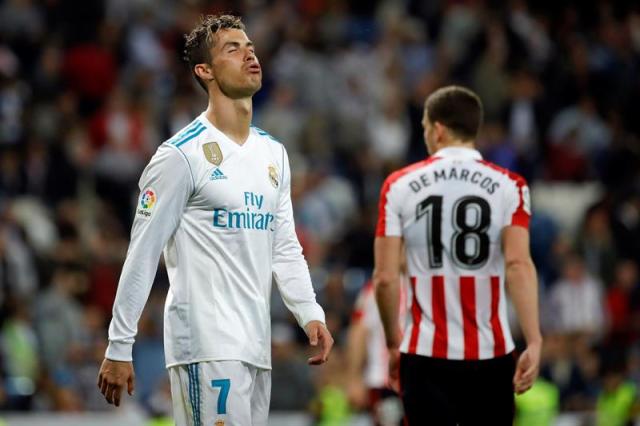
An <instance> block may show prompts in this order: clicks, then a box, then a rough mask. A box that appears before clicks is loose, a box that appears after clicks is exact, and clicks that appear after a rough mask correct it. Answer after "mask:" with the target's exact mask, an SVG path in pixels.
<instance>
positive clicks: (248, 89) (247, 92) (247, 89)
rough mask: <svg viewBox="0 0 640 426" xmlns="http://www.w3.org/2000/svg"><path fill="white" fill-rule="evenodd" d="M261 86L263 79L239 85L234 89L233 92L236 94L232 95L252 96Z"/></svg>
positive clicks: (238, 96)
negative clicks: (242, 85)
mask: <svg viewBox="0 0 640 426" xmlns="http://www.w3.org/2000/svg"><path fill="white" fill-rule="evenodd" d="M261 87H262V82H261V81H260V82H257V83H252V84H247V85H246V86H244V87H238V88H236V89H235V90H233V92H232V93H233V94H234V96H231V97H232V98H234V99H242V98H250V97H251V96H253V95H255V94H256V93H257V92H258V90H260V88H261Z"/></svg>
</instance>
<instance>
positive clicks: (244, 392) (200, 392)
mask: <svg viewBox="0 0 640 426" xmlns="http://www.w3.org/2000/svg"><path fill="white" fill-rule="evenodd" d="M169 379H170V380H171V398H172V399H173V418H174V420H175V423H176V426H266V425H267V417H268V415H269V400H270V399H271V370H264V369H261V368H258V367H255V366H253V365H250V364H247V363H244V362H242V361H208V362H198V363H194V364H185V365H177V366H174V367H170V368H169Z"/></svg>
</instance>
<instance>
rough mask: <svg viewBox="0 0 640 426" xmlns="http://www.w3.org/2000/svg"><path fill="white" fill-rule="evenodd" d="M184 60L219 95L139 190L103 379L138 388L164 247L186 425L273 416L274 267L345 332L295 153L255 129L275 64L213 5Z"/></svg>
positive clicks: (311, 328) (287, 292)
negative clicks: (330, 295)
mask: <svg viewBox="0 0 640 426" xmlns="http://www.w3.org/2000/svg"><path fill="white" fill-rule="evenodd" d="M186 38H187V41H186V45H185V59H186V60H187V62H188V63H189V66H190V67H191V70H192V72H193V74H194V76H195V78H196V80H197V81H198V83H199V84H200V85H201V86H202V87H203V88H204V89H205V90H206V91H207V93H208V95H209V105H208V108H207V110H206V111H204V112H203V113H202V114H201V115H200V116H199V117H197V118H196V119H195V120H194V121H193V122H192V123H191V124H189V125H188V126H186V127H185V128H184V129H182V130H181V131H180V132H178V133H177V134H176V135H175V136H174V137H172V138H171V139H169V140H168V141H166V142H165V143H163V144H162V145H161V146H160V147H159V148H158V150H157V152H156V153H155V155H154V156H153V158H152V159H151V161H150V162H149V164H148V166H147V167H146V169H145V170H144V172H143V173H142V177H141V178H140V182H139V186H140V191H141V192H140V197H139V199H138V204H137V207H136V212H135V220H134V223H133V228H132V231H131V242H130V245H129V250H128V252H127V258H126V261H125V264H124V267H123V270H122V274H121V277H120V282H119V285H118V291H117V295H116V300H115V303H114V307H113V319H112V320H111V324H110V327H109V346H108V348H107V351H106V355H105V360H104V362H103V364H102V367H101V369H100V373H99V377H98V386H99V387H100V389H101V392H102V393H103V394H104V395H105V397H106V399H107V401H108V402H109V403H113V404H115V405H119V404H120V399H121V393H122V390H123V388H124V386H125V385H126V386H127V388H128V391H129V393H130V394H131V393H132V392H133V388H134V372H133V365H132V362H131V360H132V358H131V352H132V346H133V342H134V338H135V335H136V332H137V323H138V320H139V318H140V314H141V312H142V309H143V307H144V305H145V303H146V300H147V297H148V295H149V291H150V288H151V285H152V282H153V279H154V275H155V272H156V268H157V265H158V260H159V257H160V254H161V253H162V252H164V259H165V263H166V267H167V272H168V275H169V281H170V288H169V293H168V295H167V300H166V303H165V317H164V318H165V319H164V346H165V358H166V364H167V367H168V370H169V377H170V380H171V394H172V399H173V408H174V418H175V421H176V424H177V425H179V426H182V425H194V426H200V425H208V426H213V425H214V424H215V425H216V426H222V425H227V426H229V425H232V426H236V425H237V426H245V425H246V426H249V425H266V424H267V417H268V410H269V400H270V391H271V373H270V369H271V346H270V345H271V336H270V311H269V298H270V293H271V282H272V278H273V279H274V280H275V282H276V284H277V286H278V289H279V290H280V293H281V295H282V298H283V299H284V302H285V304H286V305H287V307H288V308H289V310H291V312H292V313H293V314H294V316H295V317H296V319H297V321H298V324H299V325H300V326H301V327H303V328H304V330H305V332H306V333H307V335H308V337H309V341H310V344H311V345H312V346H317V345H319V346H320V351H319V353H317V354H316V355H314V356H312V357H311V358H310V359H309V360H308V362H309V363H310V364H314V365H315V364H321V363H323V362H325V361H326V360H327V357H328V355H329V351H330V350H331V347H332V345H333V339H332V337H331V335H330V333H329V331H328V330H327V328H326V327H325V324H324V321H325V317H324V312H323V310H322V308H321V307H320V306H319V305H318V304H317V303H316V300H315V293H314V291H313V287H312V285H311V279H310V275H309V269H308V266H307V263H306V261H305V259H304V257H303V255H302V249H301V247H300V244H299V242H298V239H297V237H296V233H295V227H294V222H293V212H292V206H291V198H290V186H291V172H290V170H289V160H288V157H287V152H286V150H285V148H284V146H283V145H282V144H280V143H279V142H277V141H275V140H274V139H273V138H272V137H271V136H270V135H269V134H268V133H266V132H264V131H263V130H261V129H258V128H256V127H253V126H251V117H252V96H253V94H255V93H256V92H257V91H258V90H259V89H260V86H261V82H262V71H261V68H260V64H259V62H258V60H257V58H256V55H255V52H254V47H253V43H252V42H251V41H250V40H249V39H248V38H247V35H246V34H245V32H244V25H243V24H242V22H241V21H240V19H239V18H237V17H235V16H230V15H222V16H211V15H209V16H206V17H204V18H203V19H202V22H201V23H200V25H198V26H197V27H196V28H195V29H194V30H193V31H192V32H191V33H190V34H189V35H188V36H187V37H186Z"/></svg>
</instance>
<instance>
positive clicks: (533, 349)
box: [513, 343, 542, 395]
mask: <svg viewBox="0 0 640 426" xmlns="http://www.w3.org/2000/svg"><path fill="white" fill-rule="evenodd" d="M541 346H542V345H541V344H539V343H533V344H530V345H528V346H527V349H526V350H525V351H524V352H522V355H520V358H519V359H518V365H517V366H516V374H515V375H514V376H513V386H514V388H515V391H516V393H517V394H518V395H520V394H523V393H525V392H526V391H528V390H529V389H531V386H533V383H534V382H535V381H536V378H537V377H538V370H539V369H540V350H541Z"/></svg>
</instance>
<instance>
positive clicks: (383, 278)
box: [373, 236, 402, 392]
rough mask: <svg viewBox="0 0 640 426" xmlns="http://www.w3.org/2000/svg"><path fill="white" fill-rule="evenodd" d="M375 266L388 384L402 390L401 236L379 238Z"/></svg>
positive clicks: (374, 278) (374, 280)
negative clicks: (387, 360)
mask: <svg viewBox="0 0 640 426" xmlns="http://www.w3.org/2000/svg"><path fill="white" fill-rule="evenodd" d="M374 252H375V253H374V258H375V266H374V270H373V286H374V287H375V291H376V301H377V303H378V311H379V312H380V319H381V320H382V327H383V328H384V335H385V339H386V342H387V348H388V349H389V385H390V386H391V388H392V389H393V390H395V391H396V392H399V391H400V349H399V348H400V343H401V342H402V332H401V330H400V326H399V315H400V313H399V306H400V262H401V257H402V238H401V237H380V236H379V237H376V240H375V243H374Z"/></svg>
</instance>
